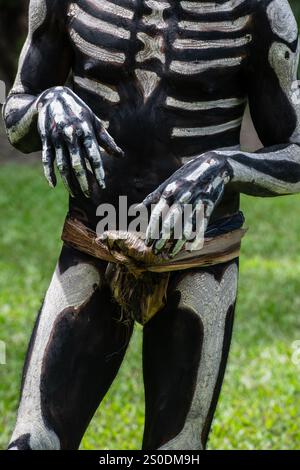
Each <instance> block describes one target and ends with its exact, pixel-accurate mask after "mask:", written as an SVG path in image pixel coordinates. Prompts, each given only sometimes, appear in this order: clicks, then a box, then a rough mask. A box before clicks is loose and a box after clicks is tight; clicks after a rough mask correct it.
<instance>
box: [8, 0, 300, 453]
mask: <svg viewBox="0 0 300 470" xmlns="http://www.w3.org/2000/svg"><path fill="white" fill-rule="evenodd" d="M28 3H29V1H28V0H0V80H4V81H5V83H6V85H7V89H9V88H10V86H11V84H12V82H13V79H14V75H15V70H16V64H17V59H18V55H19V52H20V48H21V46H22V43H23V41H24V36H25V34H26V28H27V8H28ZM290 3H291V6H292V8H293V9H294V11H295V14H296V16H297V18H298V19H299V21H300V2H299V0H293V1H290ZM243 139H244V142H245V145H246V146H247V147H248V148H256V147H257V146H258V145H259V143H258V142H257V138H256V136H255V134H254V132H253V129H251V123H249V120H248V119H246V120H245V125H244V130H243ZM66 207H67V195H66V193H65V191H64V189H63V188H62V186H61V184H60V185H59V186H58V188H57V189H55V190H50V189H49V188H48V187H47V184H46V183H45V181H44V178H43V176H42V171H41V165H40V164H39V155H34V156H25V155H22V154H19V153H18V152H17V151H15V150H14V149H12V148H11V147H10V146H9V144H8V143H7V140H6V137H5V136H4V131H3V125H2V122H1V124H0V216H1V219H0V341H3V342H5V343H6V354H7V357H6V365H1V364H0V448H5V445H6V444H7V442H8V439H9V436H10V434H11V431H12V428H13V424H14V419H15V413H16V408H17V402H18V394H19V387H20V378H21V369H22V364H23V360H24V356H25V351H26V347H27V343H28V340H29V336H30V333H31V330H32V327H33V323H34V319H35V316H36V312H37V310H38V308H39V306H40V303H41V301H42V298H43V295H44V292H45V290H46V288H47V285H48V283H49V280H50V277H51V275H52V271H53V269H54V266H55V262H56V259H57V256H58V254H59V251H60V246H61V242H60V233H61V227H62V224H63V220H64V216H65V212H66ZM242 209H243V210H244V213H245V215H246V220H247V225H248V226H249V232H248V234H247V236H246V238H245V240H244V243H243V249H242V257H241V278H240V294H239V300H238V306H237V314H236V320H235V328H234V335H233V342H232V350H231V355H230V360H229V365H228V368H227V373H226V377H225V382H224V386H223V390H222V394H221V399H220V402H219V405H218V409H217V413H216V419H215V421H214V424H213V429H212V433H211V438H210V442H209V448H210V449H215V448H218V449H299V447H300V383H299V373H300V237H299V234H300V217H299V212H300V197H299V196H293V197H284V198H277V199H273V200H272V199H265V200H262V199H258V198H256V199H251V198H249V197H242ZM143 400H144V398H143V382H142V373H141V328H140V327H137V328H136V332H135V335H134V337H133V340H132V342H131V346H130V349H129V352H128V354H127V356H126V358H125V362H124V365H123V366H122V368H121V371H120V373H119V375H118V378H117V380H116V381H115V383H114V384H113V387H112V389H111V391H110V392H109V394H108V396H107V397H106V398H105V400H104V403H103V404H102V406H101V408H100V410H99V411H98V413H97V414H96V416H95V418H94V419H93V421H92V423H91V425H90V427H89V429H88V431H87V433H86V436H85V438H84V440H83V443H82V448H83V449H137V448H139V447H140V445H141V437H142V429H143V419H144V401H143Z"/></svg>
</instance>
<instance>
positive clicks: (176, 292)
mask: <svg viewBox="0 0 300 470" xmlns="http://www.w3.org/2000/svg"><path fill="white" fill-rule="evenodd" d="M237 282H238V262H237V260H236V261H233V262H230V263H226V264H223V265H219V266H214V267H210V268H206V269H197V270H193V271H190V272H189V273H186V274H184V275H182V274H181V275H180V276H178V277H177V278H174V279H173V281H172V283H171V285H170V292H169V301H168V305H167V307H166V308H165V309H164V310H162V311H161V312H160V313H159V314H158V315H157V316H156V317H154V318H153V320H151V321H150V322H149V324H147V325H146V327H145V328H144V364H143V365H144V382H145V397H146V420H145V432H144V441H143V448H144V449H164V450H168V449H178V450H188V449H190V450H199V449H204V448H205V446H206V442H207V438H208V434H209V430H210V427H211V422H212V418H213V415H214V411H215V408H216V404H217V400H218V397H219V393H220V389H221V384H222V381H223V377H224V372H225V367H226V362H227V356H228V351H229V346H230V340H231V333H232V324H233V316H234V308H235V301H236V294H237Z"/></svg>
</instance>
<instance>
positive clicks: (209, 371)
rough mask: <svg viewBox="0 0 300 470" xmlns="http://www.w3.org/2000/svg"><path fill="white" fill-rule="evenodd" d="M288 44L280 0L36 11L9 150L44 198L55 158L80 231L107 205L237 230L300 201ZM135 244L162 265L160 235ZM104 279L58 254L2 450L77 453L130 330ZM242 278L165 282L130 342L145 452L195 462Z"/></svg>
mask: <svg viewBox="0 0 300 470" xmlns="http://www.w3.org/2000/svg"><path fill="white" fill-rule="evenodd" d="M297 35H298V32H297V25H296V22H295V19H294V17H293V15H292V13H291V10H290V7H289V5H288V2H287V1H286V0H280V1H279V0H223V1H221V0H220V1H184V0H183V1H177V0H169V1H158V0H157V1H156V0H114V1H112V0H111V1H108V0H77V1H74V2H71V1H67V0H63V1H62V0H59V1H58V0H31V5H30V28H29V36H28V39H27V42H26V44H25V46H24V50H23V53H22V57H21V59H20V65H19V71H18V76H17V79H16V82H15V85H14V87H13V90H12V91H11V93H10V96H9V98H8V101H7V103H6V106H5V109H4V117H5V122H6V127H7V132H8V136H9V138H10V141H11V143H12V144H13V145H15V146H16V147H18V148H19V149H21V150H22V151H24V152H31V151H34V150H37V149H43V165H44V169H45V176H46V178H47V180H48V181H49V183H50V184H51V185H53V186H54V185H55V179H56V177H55V174H54V167H53V165H54V161H55V160H56V163H57V167H58V170H59V172H60V173H61V175H62V178H63V180H64V182H65V184H66V186H67V187H68V188H69V190H70V192H71V194H72V196H73V197H71V198H70V213H71V214H74V215H76V217H78V218H80V219H81V220H83V221H84V222H85V224H87V225H89V226H90V227H92V228H95V224H96V222H97V218H96V208H97V206H98V205H99V204H100V203H103V202H110V203H114V204H116V205H117V200H118V196H119V195H127V196H128V200H129V203H140V202H142V201H143V200H145V204H147V205H148V204H150V203H157V207H156V208H155V209H154V211H153V212H152V219H151V220H150V228H151V226H153V224H155V223H156V218H157V217H158V216H159V214H160V211H161V210H162V208H163V207H164V205H165V204H166V203H169V202H171V203H174V202H179V204H181V203H183V202H185V203H186V202H189V203H191V204H192V205H193V207H199V205H200V206H201V204H203V208H204V214H205V220H206V224H208V222H209V221H216V220H218V219H219V218H220V217H223V216H227V215H230V214H234V213H235V212H236V211H237V210H238V208H239V194H240V192H244V193H247V194H251V195H255V196H277V195H283V194H290V193H296V192H299V190H300V147H299V144H300V135H299V132H300V123H299V116H300V105H299V97H298V91H297V90H298V89H297V84H296V85H295V82H296V79H297V75H296V70H297V64H298V38H297ZM70 73H71V81H72V84H73V91H71V90H70V89H69V88H67V87H66V86H65V83H66V80H67V78H68V76H69V74H70ZM247 99H248V100H249V105H250V110H251V114H252V118H253V121H254V124H255V127H256V129H257V132H258V135H259V137H260V139H261V141H262V142H263V144H264V146H265V148H264V149H263V151H261V152H260V153H255V154H249V153H245V152H241V151H240V150H239V135H240V127H241V122H242V116H243V113H244V109H245V105H246V102H247ZM105 128H106V129H107V130H108V132H109V134H108V133H107V132H106V131H105ZM113 139H114V140H113ZM99 146H100V148H101V149H104V150H101V153H100V151H99ZM121 149H122V150H121ZM87 162H88V163H87ZM183 164H184V166H183ZM145 198H146V199H145ZM162 230H164V229H162ZM183 233H184V234H185V233H186V231H183ZM147 236H148V237H147V243H148V244H149V245H153V249H154V250H155V251H163V250H164V249H165V246H164V241H163V239H164V237H163V236H164V233H161V238H160V239H159V240H152V238H151V230H150V229H149V231H148V233H147ZM184 242H185V238H184V237H183V239H182V240H179V241H178V240H177V241H175V242H174V244H173V246H172V247H171V248H170V255H171V256H172V255H174V253H176V252H177V251H178V250H180V249H181V248H182V247H183V246H184ZM105 267H106V266H105V263H101V262H99V261H96V260H95V259H93V258H92V257H88V256H86V255H83V254H82V253H79V252H77V251H75V250H74V249H71V248H69V247H67V246H64V247H63V249H62V254H61V256H60V259H59V261H58V265H57V268H56V272H55V274H54V277H53V279H52V282H51V285H50V287H49V290H48V293H47V295H46V298H45V301H44V303H43V306H42V309H41V312H40V315H39V319H38V321H37V325H36V329H35V331H34V334H33V337H32V341H31V344H30V348H29V352H28V357H27V360H26V364H25V369H24V377H23V386H22V395H21V402H20V407H19V412H18V419H17V424H16V427H15V430H14V433H13V436H12V439H11V444H10V448H12V449H23V448H31V449H70V448H77V447H78V445H79V443H80V440H81V438H82V435H83V433H84V431H85V429H86V427H87V425H88V423H89V421H90V419H91V418H92V416H93V414H94V412H95V410H96V408H97V406H98V405H99V403H100V402H101V400H102V398H103V396H104V395H105V393H106V392H107V390H108V388H109V386H110V384H111V382H112V381H113V379H114V377H115V375H116V373H117V371H118V368H119V366H120V364H121V361H122V359H123V356H124V353H125V350H126V346H127V344H128V342H129V340H130V336H131V333H132V329H133V325H132V323H131V322H127V323H126V325H124V324H123V323H120V322H119V321H118V320H119V317H120V312H119V309H118V307H117V306H116V305H115V303H113V302H112V301H111V296H110V293H109V290H108V287H107V286H106V284H105V281H104V271H105ZM237 280H238V261H237V260H234V261H232V262H229V263H226V264H222V265H219V266H214V267H211V268H205V269H194V270H191V271H189V272H185V273H175V274H173V275H172V279H171V282H170V284H169V293H168V303H167V306H166V307H165V309H164V310H163V311H161V312H159V313H158V314H157V315H156V316H155V317H154V318H153V319H152V320H151V321H150V322H149V323H148V324H147V325H146V326H145V328H144V333H143V334H144V347H143V365H144V381H145V392H146V422H145V434H144V442H143V447H144V449H158V448H161V449H183V450H184V449H201V448H204V447H205V445H206V442H207V437H208V433H209V429H210V425H211V421H212V418H213V414H214V410H215V406H216V404H217V399H218V395H219V390H220V386H221V383H222V378H223V374H224V370H225V365H226V359H227V354H228V349H229V344H230V338H231V330H232V322H233V314H234V306H235V300H236V293H237Z"/></svg>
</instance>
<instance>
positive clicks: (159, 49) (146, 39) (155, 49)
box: [136, 32, 166, 64]
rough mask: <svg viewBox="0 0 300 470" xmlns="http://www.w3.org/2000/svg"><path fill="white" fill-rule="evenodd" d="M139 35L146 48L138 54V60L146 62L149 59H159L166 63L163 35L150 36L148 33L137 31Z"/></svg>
mask: <svg viewBox="0 0 300 470" xmlns="http://www.w3.org/2000/svg"><path fill="white" fill-rule="evenodd" d="M137 37H138V39H139V40H140V41H142V42H143V44H144V48H143V49H142V50H141V51H139V52H138V53H137V55H136V61H137V62H145V61H146V60H149V59H158V60H160V61H161V63H162V64H164V63H165V60H166V59H165V54H164V52H163V46H164V39H163V37H162V36H154V37H152V36H149V35H148V34H146V33H141V32H140V33H137Z"/></svg>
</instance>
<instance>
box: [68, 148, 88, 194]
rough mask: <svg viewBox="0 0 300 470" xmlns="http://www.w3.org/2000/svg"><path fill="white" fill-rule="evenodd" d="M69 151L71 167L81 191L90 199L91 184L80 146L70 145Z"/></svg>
mask: <svg viewBox="0 0 300 470" xmlns="http://www.w3.org/2000/svg"><path fill="white" fill-rule="evenodd" d="M68 150H69V155H70V161H71V167H72V170H73V173H74V175H75V178H76V180H77V181H78V184H79V186H80V189H81V191H82V192H83V194H84V195H85V197H87V198H89V197H90V192H89V183H88V177H87V168H86V165H85V162H84V157H83V156H81V153H80V147H79V145H76V144H74V145H71V144H68Z"/></svg>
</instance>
